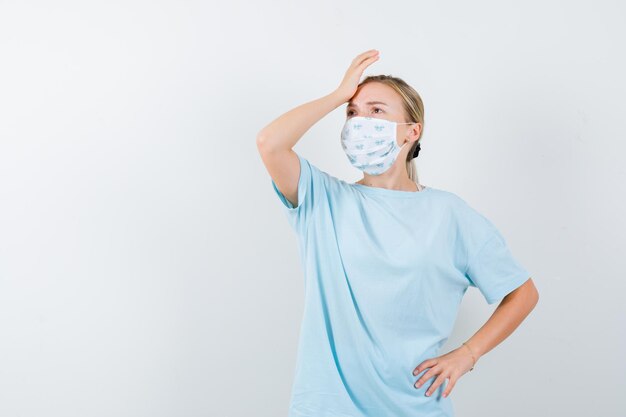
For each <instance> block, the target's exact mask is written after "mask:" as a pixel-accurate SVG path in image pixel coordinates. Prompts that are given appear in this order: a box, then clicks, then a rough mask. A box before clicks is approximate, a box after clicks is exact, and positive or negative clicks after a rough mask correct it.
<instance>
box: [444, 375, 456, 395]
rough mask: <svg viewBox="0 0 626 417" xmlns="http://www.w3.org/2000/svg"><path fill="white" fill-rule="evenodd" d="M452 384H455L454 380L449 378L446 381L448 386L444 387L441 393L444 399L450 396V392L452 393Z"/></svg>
mask: <svg viewBox="0 0 626 417" xmlns="http://www.w3.org/2000/svg"><path fill="white" fill-rule="evenodd" d="M454 384H456V378H454V377H450V379H449V380H448V386H447V387H446V390H445V391H444V392H443V397H444V398H445V397H447V396H448V395H450V391H452V388H454Z"/></svg>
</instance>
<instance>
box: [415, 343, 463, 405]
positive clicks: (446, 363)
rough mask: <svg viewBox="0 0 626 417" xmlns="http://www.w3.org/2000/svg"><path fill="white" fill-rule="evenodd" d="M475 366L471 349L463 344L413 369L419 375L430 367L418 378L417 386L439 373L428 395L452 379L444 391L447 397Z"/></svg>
mask: <svg viewBox="0 0 626 417" xmlns="http://www.w3.org/2000/svg"><path fill="white" fill-rule="evenodd" d="M473 366H474V359H472V355H471V353H470V351H469V349H468V348H467V347H465V346H463V345H461V346H460V347H458V348H456V349H454V350H452V351H450V352H448V353H446V354H445V355H442V356H438V357H436V358H431V359H427V360H425V361H424V362H422V363H420V364H419V366H418V367H417V368H415V369H414V370H413V375H418V374H419V373H420V372H422V371H423V370H424V369H426V368H430V369H429V370H428V372H425V373H424V375H422V376H421V378H420V379H418V380H417V382H416V383H415V388H419V387H421V386H422V384H423V383H424V382H426V381H427V380H429V379H430V378H432V377H433V376H435V375H439V376H438V377H437V378H436V379H435V382H433V383H432V385H431V386H430V387H429V388H428V390H427V391H426V395H430V394H432V393H433V391H435V390H436V389H437V387H438V386H439V385H441V384H443V382H444V381H445V380H446V379H450V381H449V382H448V385H447V386H446V390H445V391H444V392H443V396H444V397H447V396H448V395H449V394H450V391H452V388H454V385H455V384H456V381H458V379H459V378H460V377H461V376H463V375H464V374H466V373H467V372H468V371H469V370H470V369H472V367H473Z"/></svg>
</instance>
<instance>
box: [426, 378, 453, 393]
mask: <svg viewBox="0 0 626 417" xmlns="http://www.w3.org/2000/svg"><path fill="white" fill-rule="evenodd" d="M447 378H448V377H447V376H446V375H445V374H444V373H443V372H442V373H440V374H439V376H438V377H437V378H436V379H435V382H433V383H432V385H431V386H430V387H429V388H428V390H426V396H429V395H430V394H432V393H433V392H434V391H435V390H436V389H437V388H438V387H439V385H441V384H443V382H444V381H445V380H446V379H447Z"/></svg>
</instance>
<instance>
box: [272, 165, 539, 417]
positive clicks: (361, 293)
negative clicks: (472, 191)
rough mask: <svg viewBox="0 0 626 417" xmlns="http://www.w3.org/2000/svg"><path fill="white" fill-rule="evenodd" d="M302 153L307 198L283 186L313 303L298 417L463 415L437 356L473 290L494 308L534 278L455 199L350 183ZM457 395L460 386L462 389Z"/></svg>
mask: <svg viewBox="0 0 626 417" xmlns="http://www.w3.org/2000/svg"><path fill="white" fill-rule="evenodd" d="M298 157H299V159H300V177H299V180H298V205H297V206H296V207H294V206H293V205H292V204H291V203H290V202H289V200H287V199H286V198H285V196H284V195H283V194H282V193H281V192H280V191H279V189H278V188H277V186H276V183H274V181H273V180H272V186H273V189H274V191H275V192H276V194H277V195H278V197H279V199H280V201H281V202H282V207H283V209H284V212H285V214H286V217H287V220H288V222H289V224H290V226H291V227H292V228H293V230H294V231H295V232H296V234H297V238H298V244H299V253H300V257H301V264H302V267H303V272H304V284H305V299H304V314H303V317H302V323H301V329H300V337H299V345H298V354H297V362H296V370H295V377H294V381H293V387H292V392H291V401H290V406H289V417H363V416H368V417H369V416H375V417H386V416H395V417H403V416H407V417H409V416H411V417H452V416H454V410H453V407H452V403H451V398H450V397H448V398H444V397H442V395H441V394H443V391H444V389H445V387H446V383H444V384H442V385H441V386H440V387H439V388H438V389H437V390H435V391H434V392H433V393H432V394H431V395H430V396H426V395H425V392H426V390H427V389H428V388H429V387H430V385H431V384H432V383H433V382H434V381H435V378H436V377H432V378H430V379H428V380H427V381H426V383H425V384H423V385H422V386H421V387H420V388H415V387H414V385H413V384H414V383H415V382H416V381H417V380H418V379H419V378H420V377H421V376H422V375H423V374H424V373H425V372H427V370H428V369H426V370H424V371H423V372H422V373H420V374H418V375H417V376H414V375H413V374H412V371H413V369H414V368H415V367H417V365H419V364H420V363H421V362H422V361H424V360H426V359H429V358H433V357H436V356H438V355H440V354H443V353H445V352H440V348H441V346H442V345H443V344H444V343H445V342H446V340H447V338H448V336H449V334H450V333H451V331H452V328H453V325H454V322H455V319H456V316H457V311H458V307H459V304H460V303H461V299H462V298H463V295H464V294H465V292H466V290H467V288H468V287H469V286H473V287H477V288H478V289H479V290H480V292H481V293H482V295H483V296H484V298H485V300H486V301H487V303H489V304H494V303H496V302H497V301H499V300H501V299H502V298H503V297H504V296H505V295H507V294H508V293H510V292H511V291H513V290H514V289H516V288H517V287H519V286H521V285H522V284H523V283H524V282H525V281H526V280H528V279H529V278H530V274H529V273H528V271H526V270H525V269H524V268H523V267H522V266H521V265H520V263H518V261H517V260H516V259H515V258H514V257H513V256H512V254H511V252H510V251H509V249H508V248H507V245H506V242H505V240H504V238H503V237H502V235H501V234H500V233H499V231H498V230H497V229H496V227H495V226H494V224H492V223H491V222H490V221H489V220H488V219H487V218H486V217H484V216H483V215H481V214H480V213H478V212H477V211H476V210H474V209H473V208H471V207H470V206H469V205H468V204H467V203H466V202H465V201H464V200H462V199H461V198H460V197H458V196H457V195H456V194H454V193H452V192H448V191H444V190H440V189H436V188H432V187H428V186H426V187H425V188H424V189H423V190H422V191H419V192H417V191H415V192H413V191H400V190H389V189H385V188H380V187H371V186H366V185H362V184H352V183H347V182H345V181H343V180H340V179H338V178H335V177H334V176H332V175H329V174H328V173H326V172H324V171H321V170H320V169H318V168H317V167H316V166H315V165H313V164H311V163H310V162H309V161H308V160H307V159H306V158H304V157H302V156H301V155H298ZM453 392H454V391H453Z"/></svg>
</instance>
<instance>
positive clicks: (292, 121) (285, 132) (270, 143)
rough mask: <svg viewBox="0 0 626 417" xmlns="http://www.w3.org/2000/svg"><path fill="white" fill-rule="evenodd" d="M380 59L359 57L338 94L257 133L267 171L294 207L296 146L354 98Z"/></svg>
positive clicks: (369, 54) (367, 54)
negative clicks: (368, 68) (322, 121)
mask: <svg viewBox="0 0 626 417" xmlns="http://www.w3.org/2000/svg"><path fill="white" fill-rule="evenodd" d="M377 59H378V51H376V50H370V51H367V52H364V53H362V54H360V55H358V56H357V57H356V58H354V60H353V61H352V63H351V64H350V67H349V68H348V70H347V71H346V74H345V76H344V78H343V80H342V82H341V84H340V86H339V87H338V88H337V89H336V90H335V91H333V92H332V93H330V94H328V95H325V96H324V97H321V98H318V99H316V100H313V101H310V102H308V103H305V104H302V105H300V106H298V107H296V108H294V109H292V110H290V111H288V112H287V113H284V114H282V115H281V116H279V117H278V118H277V119H275V120H274V121H272V122H271V123H270V124H268V125H267V126H265V127H264V128H263V129H261V130H260V131H259V133H258V134H257V138H256V143H257V148H258V150H259V154H260V155H261V159H262V160H263V164H264V165H265V168H266V169H267V171H268V173H269V174H270V176H271V177H272V179H273V180H274V182H275V183H276V186H277V187H278V189H279V190H280V192H282V193H283V194H284V195H285V197H286V198H287V199H288V200H289V201H290V202H291V204H293V205H294V206H297V205H298V203H299V202H298V179H299V175H300V161H299V159H298V155H297V154H296V153H295V152H294V151H293V147H294V146H295V144H296V143H297V142H298V141H299V140H300V138H301V137H302V136H303V135H304V133H306V132H307V131H308V130H309V129H310V128H311V126H313V125H314V124H315V123H317V122H318V121H319V120H320V119H321V118H322V117H324V116H325V115H327V114H328V113H330V112H331V111H332V110H334V109H336V108H337V107H339V106H340V105H341V104H343V103H345V102H347V101H348V100H349V99H350V98H351V97H352V96H353V95H354V93H355V92H356V90H357V87H358V84H359V80H360V79H361V75H362V74H363V71H364V70H365V68H367V67H368V66H369V65H370V64H371V63H373V62H374V61H376V60H377Z"/></svg>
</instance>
